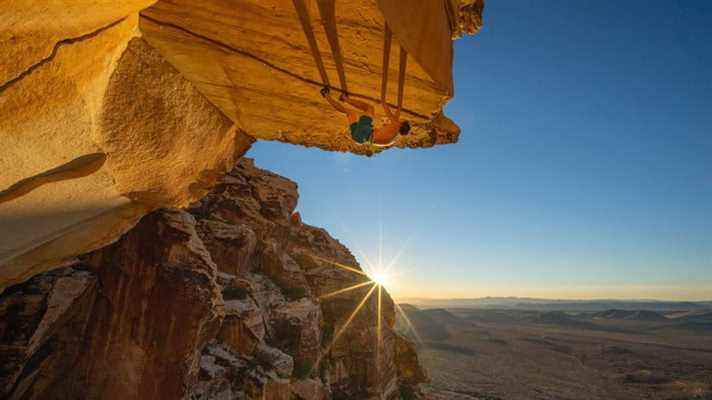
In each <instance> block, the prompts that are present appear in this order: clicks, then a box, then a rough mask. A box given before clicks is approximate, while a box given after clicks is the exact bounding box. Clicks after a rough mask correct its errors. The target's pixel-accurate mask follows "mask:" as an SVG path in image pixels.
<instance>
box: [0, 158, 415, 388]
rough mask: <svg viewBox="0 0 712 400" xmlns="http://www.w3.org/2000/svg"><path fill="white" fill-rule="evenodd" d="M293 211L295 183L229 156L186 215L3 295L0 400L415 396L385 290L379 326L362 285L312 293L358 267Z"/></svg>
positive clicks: (167, 215)
mask: <svg viewBox="0 0 712 400" xmlns="http://www.w3.org/2000/svg"><path fill="white" fill-rule="evenodd" d="M297 200H298V193H297V187H296V184H294V183H293V182H291V181H289V180H287V179H285V178H282V177H280V176H278V175H275V174H272V173H270V172H267V171H264V170H260V169H258V168H256V167H254V165H253V163H252V161H251V160H248V159H243V160H242V161H241V162H240V163H239V164H238V166H237V167H236V168H235V169H233V170H232V171H231V172H229V173H228V175H226V176H225V178H224V179H222V180H221V182H220V183H219V184H218V185H217V186H216V187H215V189H214V190H213V191H211V192H210V194H209V195H208V196H206V197H205V198H204V199H202V200H201V201H199V202H198V203H195V204H193V205H191V206H190V207H189V208H188V209H186V210H179V209H169V210H160V211H156V212H153V213H151V214H149V215H147V216H146V217H144V218H143V219H142V220H141V221H140V222H139V223H138V225H137V226H136V227H135V228H133V229H131V230H130V231H129V232H128V233H126V234H125V235H123V236H122V237H121V239H120V240H119V241H118V242H116V243H114V244H112V245H110V246H108V247H105V248H102V249H100V250H97V251H94V252H92V253H89V254H86V255H83V256H81V257H79V258H78V259H77V260H75V261H73V262H72V263H70V264H68V265H64V266H62V268H59V269H55V270H53V271H51V272H47V273H43V274H40V275H37V276H35V277H33V278H31V279H30V280H28V281H27V282H24V283H22V284H18V285H15V286H11V287H9V288H8V289H7V290H6V291H5V292H4V293H3V294H2V295H1V296H0V359H2V360H3V362H2V365H0V383H1V384H0V388H1V389H0V390H2V392H0V397H2V398H8V399H27V400H29V399H69V398H84V399H99V398H101V399H180V398H184V399H195V400H198V399H279V400H282V399H284V400H291V399H294V400H326V399H399V398H403V399H415V398H421V396H422V394H421V392H420V389H419V384H420V383H421V382H423V381H424V380H425V379H426V377H425V375H424V373H423V371H422V369H421V368H420V365H419V364H418V360H417V354H416V352H415V351H414V348H413V345H412V344H411V343H410V342H409V341H408V340H407V339H405V338H403V337H400V336H399V335H398V334H397V333H395V332H394V329H393V328H394V323H395V310H394V305H393V302H392V300H391V299H390V297H389V296H388V294H387V293H385V291H384V292H383V293H382V296H380V297H381V301H382V304H381V309H382V319H381V324H379V323H378V322H379V321H378V317H377V310H378V296H376V295H375V292H373V291H370V289H369V287H370V285H365V286H364V287H361V288H358V289H355V290H352V291H348V292H344V293H341V294H338V295H335V296H330V297H328V298H324V296H325V295H327V294H329V293H332V292H334V291H337V290H339V289H343V288H346V287H349V286H352V285H355V284H358V283H362V282H365V281H367V278H366V277H365V276H363V275H361V274H359V273H355V272H352V271H349V270H345V269H342V268H338V267H335V266H334V264H333V263H334V262H336V263H340V264H344V265H349V266H354V267H355V268H358V264H357V262H356V260H355V259H354V257H353V256H352V255H351V253H350V252H349V250H348V249H347V248H345V247H344V246H343V245H341V244H340V243H339V242H338V241H336V240H335V239H333V238H332V237H331V236H330V235H329V234H328V233H327V232H326V231H324V230H323V229H320V228H316V227H312V226H309V225H306V224H304V223H303V222H301V220H300V219H299V217H298V214H294V209H295V207H296V204H297ZM369 291H370V292H371V296H370V297H367V298H366V297H365V296H366V294H368V293H369ZM360 303H363V307H362V308H361V310H360V311H359V312H358V313H357V314H355V316H354V317H353V318H350V316H351V314H352V312H353V310H354V309H356V307H357V306H358V305H359V304H360ZM349 319H350V320H351V321H350V324H349V326H348V328H346V329H342V328H343V327H344V325H345V324H346V322H347V321H348V320H349ZM379 325H381V327H382V329H381V333H380V336H381V337H382V342H381V345H380V346H379V345H378V344H377V343H378V341H377V338H378V337H379V334H378V326H379ZM336 336H338V340H336V341H334V339H335V337H336Z"/></svg>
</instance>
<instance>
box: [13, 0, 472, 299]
mask: <svg viewBox="0 0 712 400" xmlns="http://www.w3.org/2000/svg"><path fill="white" fill-rule="evenodd" d="M403 1H405V0H398V1H395V0H377V1H374V0H354V1H339V2H337V11H336V23H337V26H338V29H339V40H340V42H341V48H342V50H343V56H344V59H345V73H346V76H347V78H348V81H349V83H350V91H351V92H352V95H353V96H355V97H360V98H361V99H370V100H371V101H373V100H376V99H377V98H378V97H379V93H380V91H379V87H380V82H381V52H382V46H383V44H382V38H383V28H384V23H385V20H388V23H389V25H390V26H391V27H392V29H393V31H394V34H395V40H396V42H395V43H396V44H398V43H400V44H401V45H403V46H404V47H405V48H407V50H408V51H409V52H410V53H411V56H410V57H409V60H410V61H409V63H408V68H407V70H406V72H407V77H406V87H405V99H406V100H405V102H404V113H405V115H407V117H408V118H409V119H411V120H412V122H413V126H414V130H413V134H412V135H409V136H404V137H400V138H399V139H398V140H397V142H396V147H429V146H432V145H435V144H442V143H452V142H455V141H457V138H458V135H459V128H458V127H457V125H456V124H455V123H454V122H452V121H450V120H449V119H448V118H447V117H445V116H444V115H443V114H442V107H443V105H444V104H445V102H446V101H447V100H448V99H449V98H450V97H451V96H452V72H451V62H452V45H451V42H450V38H451V37H453V38H454V37H458V36H460V35H462V34H463V33H472V32H475V31H476V30H477V29H479V26H480V25H481V12H482V0H474V1H473V0H442V3H441V2H440V1H435V0H433V2H419V3H418V2H415V3H412V4H402V3H403ZM408 1H411V2H413V0H408ZM119 3H120V4H118V3H117V2H114V1H108V0H72V1H69V0H58V1H52V2H36V1H30V0H14V1H10V2H5V4H3V6H2V7H0V116H2V118H0V142H2V148H0V171H2V173H1V174H0V291H2V290H3V289H4V288H5V287H7V286H8V285H12V284H16V283H19V282H22V281H24V280H26V279H28V278H29V277H31V276H33V275H34V274H37V273H40V272H42V271H46V270H48V269H50V268H53V267H56V266H57V265H59V264H61V263H63V262H66V261H67V260H69V259H71V258H72V257H75V256H76V255H78V254H81V253H84V252H88V251H92V250H94V249H97V248H99V247H102V246H105V245H107V244H109V243H111V242H113V241H114V240H116V239H117V238H118V237H119V236H120V235H121V234H123V233H125V232H126V231H127V230H128V229H130V228H131V227H132V226H134V225H135V224H136V222H137V221H138V220H139V219H140V218H141V216H143V215H145V214H146V213H148V212H151V211H152V210H155V209H157V208H160V207H184V206H186V205H188V204H189V203H191V202H193V201H195V200H197V199H199V198H200V197H201V196H203V195H204V194H205V193H206V192H207V191H208V190H209V189H210V188H211V187H212V185H213V184H214V183H215V182H216V180H217V179H218V178H220V176H221V175H222V174H223V173H224V172H225V171H227V170H228V169H230V168H231V167H232V165H234V161H235V160H236V158H238V157H240V156H241V155H242V154H243V153H244V152H245V151H247V149H248V148H249V147H250V144H251V143H252V142H253V141H254V140H255V139H266V140H281V141H285V142H289V143H294V144H301V145H306V146H318V147H320V148H323V149H326V150H337V151H351V152H355V153H359V154H371V153H373V152H374V149H373V148H372V147H371V146H367V145H358V144H355V143H354V142H353V141H352V140H351V139H350V138H349V135H348V133H347V130H346V124H345V120H344V117H343V116H342V115H340V114H338V113H337V112H335V111H333V110H331V109H330V108H328V107H325V104H326V103H325V102H324V100H323V99H322V98H321V97H320V96H319V94H318V93H319V88H320V85H321V83H320V81H319V79H318V74H317V70H316V67H315V65H314V61H313V60H312V58H311V55H310V52H309V50H308V46H307V44H306V40H305V37H304V34H303V32H302V30H301V27H300V24H299V20H298V18H297V15H296V13H295V11H294V7H293V4H292V2H291V1H289V0H239V1H230V2H227V1H224V0H204V1H200V2H195V1H188V0H159V1H155V0H127V1H121V2H119ZM307 3H308V6H309V10H310V12H311V16H312V19H313V20H314V22H313V24H312V25H313V26H314V29H315V34H316V38H317V42H318V45H319V47H320V53H321V55H322V58H323V59H324V60H325V64H326V69H327V73H328V75H329V76H330V77H331V81H332V82H336V81H337V79H336V72H335V69H334V62H333V59H332V57H331V54H330V52H329V50H328V49H329V46H328V44H327V40H326V37H325V35H324V29H323V27H322V24H321V23H320V22H319V17H318V15H319V14H318V13H317V12H316V6H315V2H314V1H308V2H307ZM416 3H417V4H416ZM426 6H427V7H426ZM392 53H393V54H392V55H391V59H392V60H396V59H397V54H398V46H396V45H394V46H393V48H392ZM397 66H398V63H397V62H396V61H393V62H391V71H390V73H389V75H390V76H391V80H392V83H391V84H390V85H389V91H388V98H389V101H390V102H391V103H393V102H395V97H396V89H397V85H396V83H395V77H396V75H397Z"/></svg>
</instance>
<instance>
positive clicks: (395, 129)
mask: <svg viewBox="0 0 712 400" xmlns="http://www.w3.org/2000/svg"><path fill="white" fill-rule="evenodd" d="M321 95H322V96H324V98H325V99H326V100H327V101H328V102H329V104H331V106H332V107H334V109H336V110H337V111H339V112H341V113H343V114H346V118H348V120H349V129H350V130H351V138H352V139H353V140H354V141H355V142H356V143H361V144H363V143H369V142H370V143H372V144H373V145H376V146H379V147H388V146H391V145H392V144H393V141H394V140H395V138H396V136H398V134H399V133H400V134H401V135H407V134H409V133H410V122H408V121H401V120H400V110H398V111H396V112H395V113H393V111H391V109H390V107H388V104H386V103H385V102H382V103H381V105H383V111H384V112H385V113H386V116H387V119H388V121H387V122H385V123H384V124H383V125H382V126H381V127H380V128H374V126H373V118H374V116H375V112H374V109H373V106H372V105H370V104H368V103H364V102H362V101H358V100H355V99H352V98H350V97H349V96H348V95H347V94H342V95H341V96H340V97H339V100H340V101H342V102H345V103H348V104H350V105H351V106H353V107H354V108H356V110H354V109H350V108H349V107H346V106H345V105H344V104H341V103H340V102H338V101H336V100H334V99H333V98H331V94H330V90H329V87H328V86H325V87H324V88H323V89H321Z"/></svg>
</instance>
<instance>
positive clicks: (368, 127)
mask: <svg viewBox="0 0 712 400" xmlns="http://www.w3.org/2000/svg"><path fill="white" fill-rule="evenodd" d="M349 128H351V138H352V139H353V140H354V141H355V142H356V143H366V142H368V141H369V140H371V135H373V118H371V117H369V116H368V115H362V116H361V117H360V118H359V119H358V122H354V123H353V124H351V125H350V126H349Z"/></svg>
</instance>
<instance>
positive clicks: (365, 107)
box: [341, 96, 375, 116]
mask: <svg viewBox="0 0 712 400" xmlns="http://www.w3.org/2000/svg"><path fill="white" fill-rule="evenodd" d="M341 99H342V100H343V101H345V102H346V103H348V104H351V105H352V106H354V107H356V108H358V109H359V110H361V111H363V112H365V113H366V114H368V115H370V116H373V115H375V111H374V109H373V105H371V104H369V103H366V102H363V101H360V100H356V99H352V98H351V96H341Z"/></svg>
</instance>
